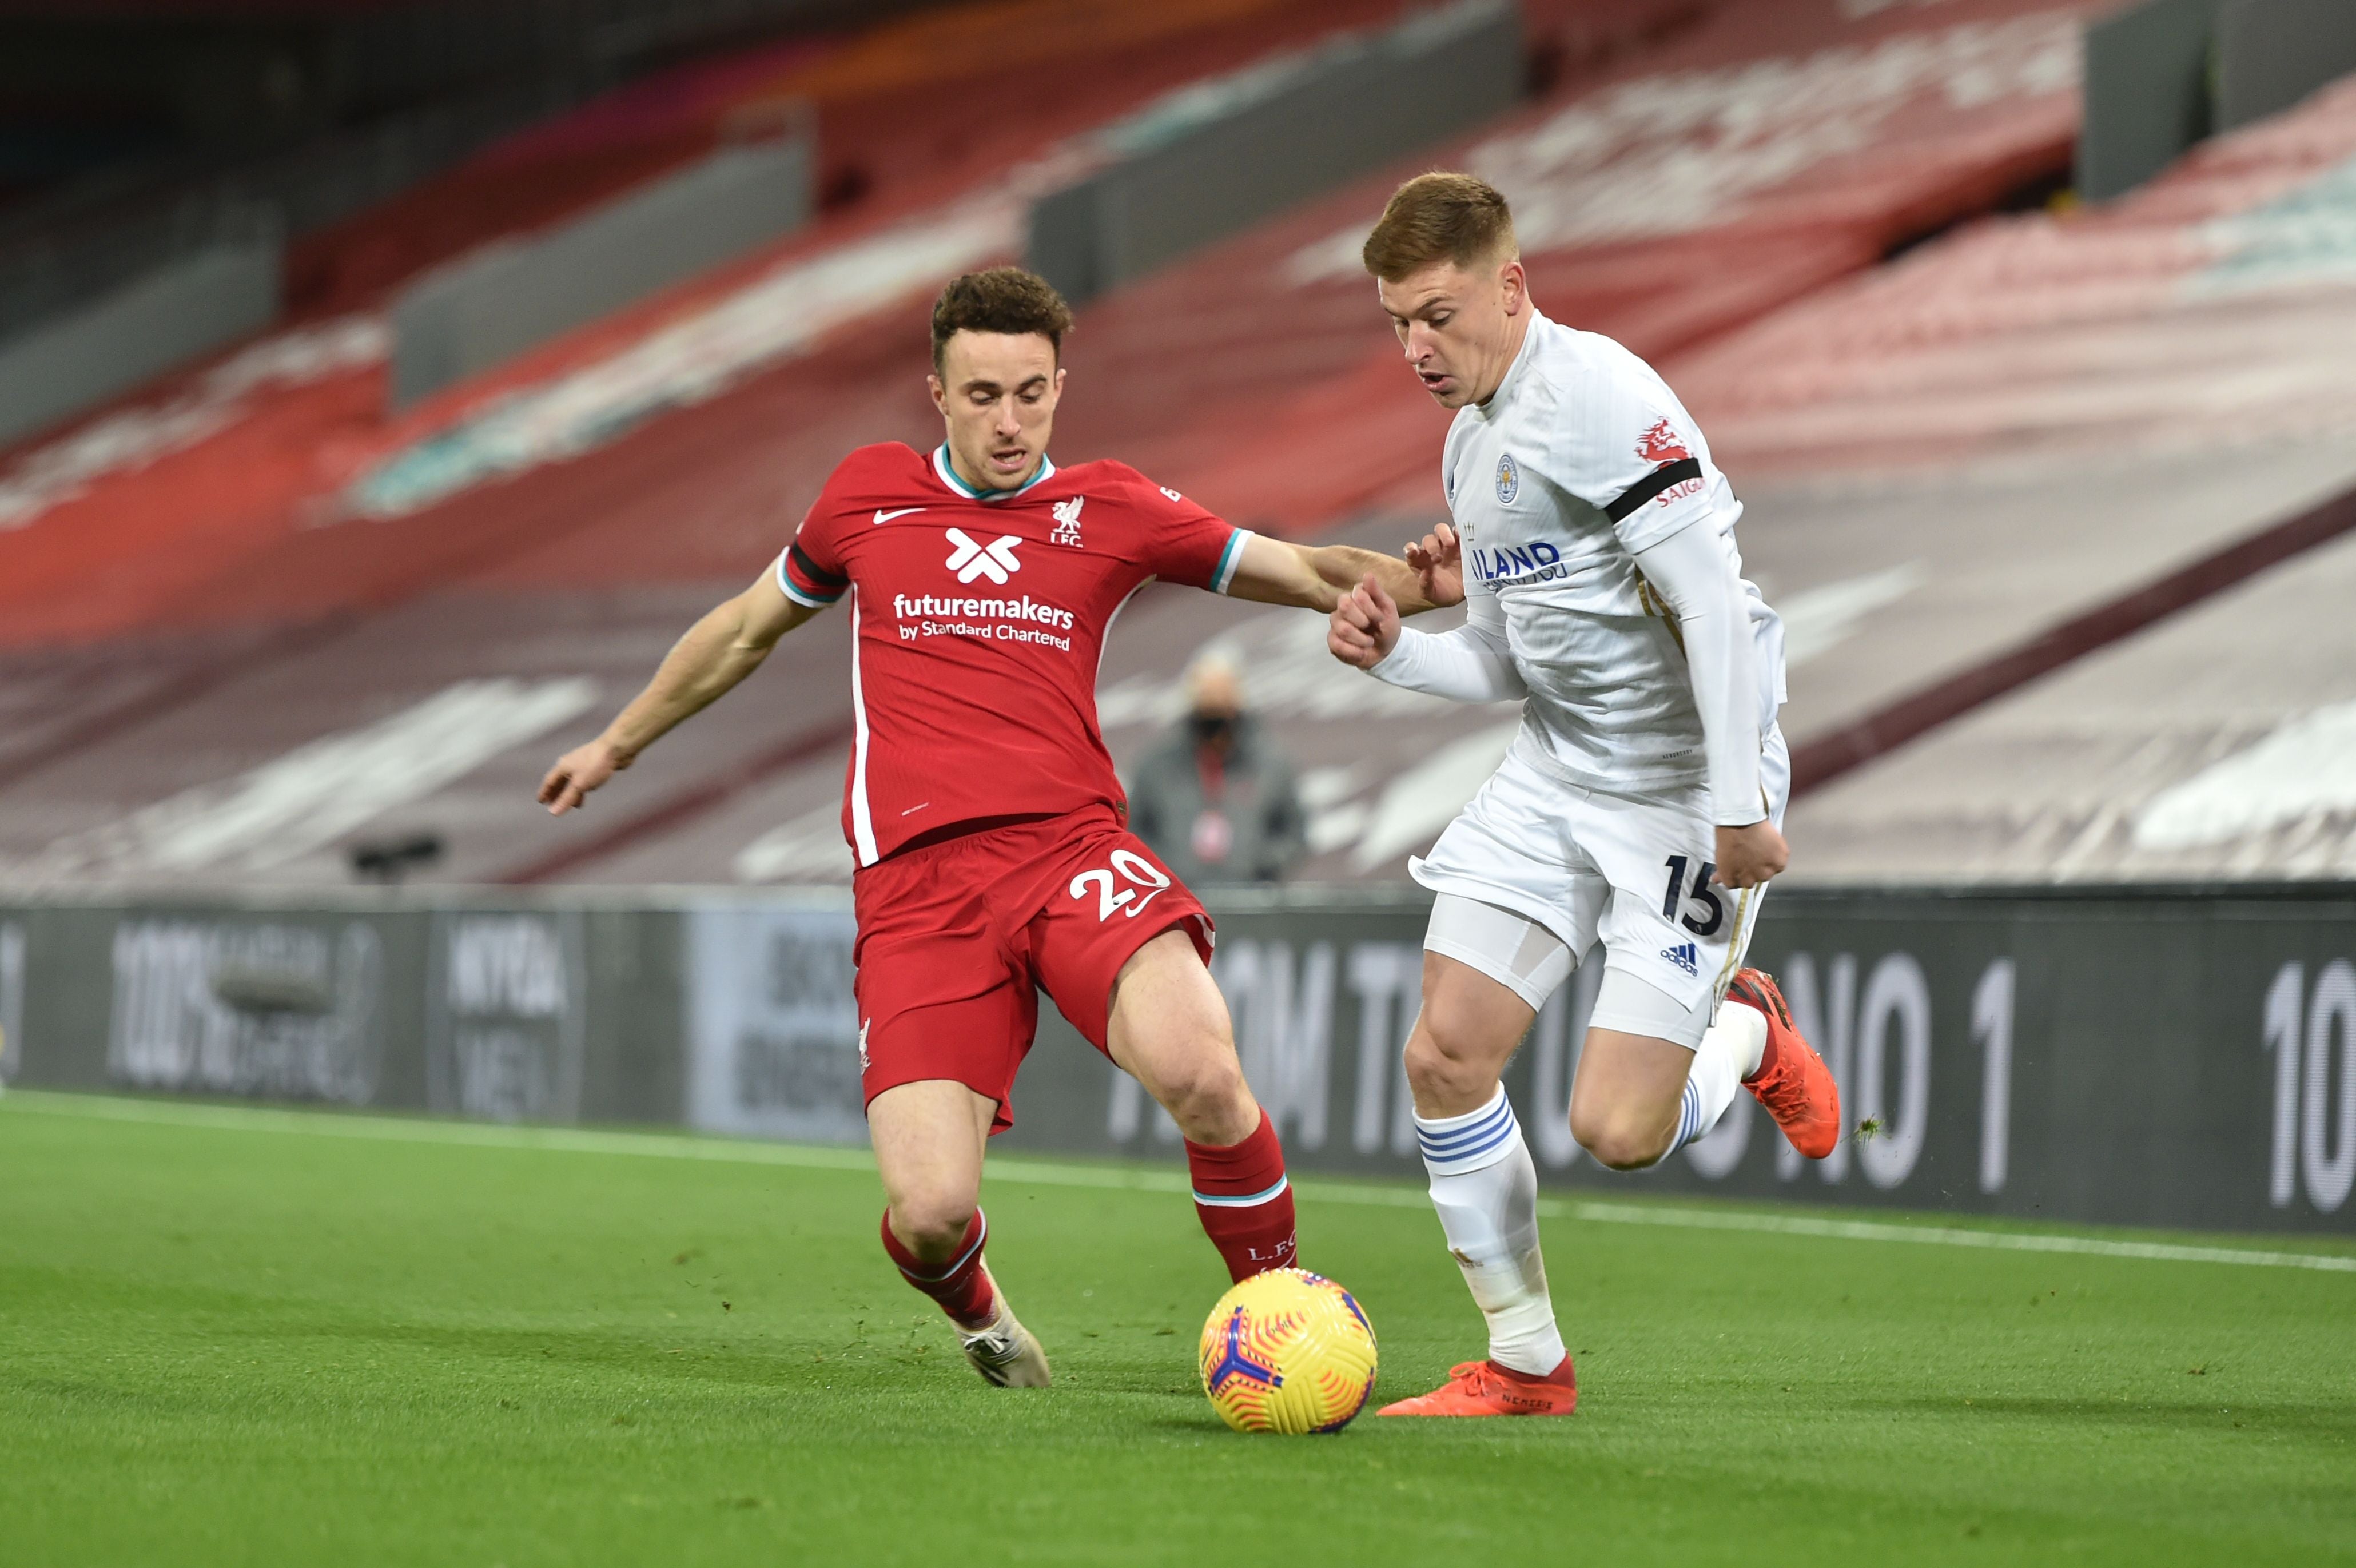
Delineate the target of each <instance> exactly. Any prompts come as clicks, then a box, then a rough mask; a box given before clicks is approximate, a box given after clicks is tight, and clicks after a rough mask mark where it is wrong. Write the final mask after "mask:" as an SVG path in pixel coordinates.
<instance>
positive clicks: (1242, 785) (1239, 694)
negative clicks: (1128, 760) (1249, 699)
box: [1129, 651, 1308, 887]
mask: <svg viewBox="0 0 2356 1568" xmlns="http://www.w3.org/2000/svg"><path fill="white" fill-rule="evenodd" d="M1186 699H1187V701H1186V714H1185V716H1184V717H1183V718H1182V719H1180V720H1179V721H1178V723H1177V725H1175V726H1174V727H1173V729H1172V731H1171V733H1170V735H1169V736H1168V738H1166V739H1164V740H1163V741H1162V744H1161V745H1159V746H1155V747H1154V748H1153V749H1152V750H1151V751H1150V752H1148V753H1146V754H1145V756H1144V757H1141V758H1140V759H1139V761H1138V763H1137V766H1136V768H1135V770H1134V775H1133V777H1132V778H1131V779H1130V784H1129V827H1130V832H1133V833H1135V834H1136V835H1137V836H1138V837H1140V838H1141V839H1143V840H1144V841H1145V842H1146V843H1147V844H1149V845H1150V846H1151V848H1152V850H1153V853H1154V854H1158V855H1160V856H1161V857H1162V861H1163V862H1164V863H1165V864H1166V865H1168V866H1169V867H1170V869H1171V870H1172V871H1173V872H1175V873H1177V875H1178V878H1179V880H1180V881H1182V882H1184V883H1185V884H1186V885H1187V886H1190V887H1200V886H1205V885H1206V884H1219V883H1226V884H1229V885H1233V884H1236V883H1248V882H1277V881H1280V880H1282V878H1283V876H1284V874H1285V873H1286V872H1288V871H1290V870H1291V869H1292V867H1293V866H1294V865H1297V864H1298V863H1299V862H1300V860H1301V855H1302V854H1304V853H1306V851H1307V847H1308V846H1307V842H1306V839H1307V827H1306V824H1305V823H1304V822H1303V821H1302V818H1301V792H1300V790H1299V789H1297V788H1296V787H1295V786H1294V783H1293V778H1292V763H1291V760H1290V758H1289V757H1286V756H1285V755H1284V753H1283V752H1282V751H1280V750H1279V749H1278V748H1277V746H1276V745H1275V743H1274V742H1273V741H1271V740H1269V737H1268V736H1266V735H1265V734H1264V733H1262V731H1261V729H1260V727H1259V724H1258V721H1257V720H1255V719H1254V718H1253V717H1252V716H1251V714H1248V713H1247V712H1245V711H1244V680H1243V671H1242V670H1241V669H1240V668H1239V667H1238V666H1237V663H1236V661H1235V660H1234V658H1233V657H1232V656H1230V655H1228V654H1226V653H1222V652H1217V651H1212V652H1206V653H1205V654H1203V655H1202V656H1201V657H1200V658H1198V659H1196V660H1194V663H1193V664H1192V665H1191V666H1189V667H1188V669H1187V671H1186Z"/></svg>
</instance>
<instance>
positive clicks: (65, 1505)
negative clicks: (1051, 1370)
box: [0, 1094, 2356, 1568]
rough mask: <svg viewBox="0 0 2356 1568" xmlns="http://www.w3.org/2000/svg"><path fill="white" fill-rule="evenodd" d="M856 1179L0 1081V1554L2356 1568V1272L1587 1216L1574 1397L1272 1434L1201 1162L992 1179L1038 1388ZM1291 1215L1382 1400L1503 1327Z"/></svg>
mask: <svg viewBox="0 0 2356 1568" xmlns="http://www.w3.org/2000/svg"><path fill="white" fill-rule="evenodd" d="M699 1154H701V1155H702V1156H703V1157H697V1155H699ZM863 1166H864V1156H863V1155H860V1154H857V1153H855V1152H852V1151H791V1150H771V1149H767V1148H765V1147H763V1146H759V1145H740V1144H725V1143H709V1142H700V1141H697V1140H691V1139H687V1138H677V1137H659V1136H643V1137H641V1136H637V1135H630V1134H548V1135H538V1136H536V1135H534V1134H531V1133H515V1132H509V1131H505V1130H499V1129H487V1128H471V1127H463V1126H454V1125H450V1124H445V1123H433V1122H396V1121H390V1120H382V1119H377V1120H369V1121H354V1120H348V1119H339V1118H336V1117H333V1116H329V1115H326V1114H316V1113H302V1112H269V1111H257V1110H239V1109H230V1110H220V1111H213V1110H209V1109H206V1108H201V1107H187V1106H181V1105H166V1104H154V1103H148V1102H127V1101H101V1100H81V1099H75V1098H69V1097H59V1096H48V1095H29V1094H17V1095H14V1096H10V1097H8V1098H6V1099H5V1100H0V1194H5V1208H0V1562H5V1563H8V1564H10V1565H12V1568H35V1565H37V1564H53V1563H55V1564H81V1563H91V1564H97V1563H107V1564H121V1563H176V1564H203V1563H337V1564H375V1563H420V1564H429V1563H430V1564H435V1565H447V1564H477V1565H481V1568H489V1565H490V1564H494V1563H504V1564H507V1565H509V1568H523V1565H525V1564H539V1563H549V1564H560V1563H561V1564H578V1563H632V1564H641V1563H664V1564H684V1563H851V1564H868V1563H926V1564H937V1563H945V1562H946V1563H1074V1564H1080V1563H1087V1564H1095V1563H1184V1564H1190V1565H1200V1564H1205V1563H1212V1564H1220V1563H1299V1564H1315V1563H1349V1564H1376V1563H1475V1564H1478V1563H1493V1562H1494V1563H1590V1562H1591V1563H1606V1564H1612V1568H1621V1565H1623V1564H1642V1563H1679V1564H1687V1563H1735V1564H1743V1565H1746V1568H1764V1565H1767V1564H1775V1563H1810V1564H1824V1563H1849V1562H1857V1563H1908V1564H1912V1563H2021V1562H2061V1561H2066V1562H2070V1563H2127V1564H2134V1565H2136V1568H2151V1565H2152V1564H2155V1563H2229V1564H2233V1565H2234V1568H2244V1565H2253V1564H2264V1563H2303V1564H2304V1563H2340V1562H2356V1443H2351V1438H2356V1273H2323V1272H2314V1271H2308V1270H2302V1269H2292V1268H2264V1267H2243V1266H2226V1265H2220V1264H2215V1263H2200V1262H2171V1261H2151V1260H2147V1259H2141V1258H2125V1257H2110V1256H2083V1255H2071V1254H2057V1253H2032V1252H2019V1251H1976V1250H1969V1249H1964V1248H1956V1247H1947V1246H1925V1245H1901V1244H1896V1243H1894V1242H1892V1241H1889V1240H1879V1241H1876V1240H1856V1239H1836V1238H1827V1237H1821V1236H1810V1235H1793V1234H1778V1233H1746V1232H1736V1231H1728V1230H1690V1229H1678V1228H1675V1227H1672V1226H1665V1225H1655V1224H1649V1223H1598V1222H1595V1221H1594V1220H1592V1219H1580V1218H1578V1217H1577V1216H1578V1213H1579V1210H1578V1209H1577V1208H1575V1207H1571V1206H1564V1205H1557V1206H1556V1207H1557V1213H1558V1217H1557V1218H1555V1219H1551V1220H1549V1222H1548V1224H1547V1250H1548V1256H1549V1261H1550V1263H1551V1265H1552V1270H1553V1273H1554V1281H1555V1292H1556V1301H1557V1303H1558V1307H1559V1309H1560V1311H1561V1314H1562V1316H1563V1319H1564V1321H1565V1323H1566V1325H1567V1326H1569V1333H1570V1336H1571V1344H1572V1346H1573V1348H1575V1349H1576V1350H1577V1351H1578V1353H1579V1366H1580V1381H1581V1383H1582V1385H1583V1390H1584V1402H1583V1404H1582V1406H1581V1409H1580V1413H1579V1414H1578V1415H1577V1416H1576V1417H1575V1418H1573V1419H1571V1420H1569V1421H1551V1422H1444V1423H1411V1422H1397V1421H1376V1420H1374V1419H1372V1418H1371V1417H1369V1418H1365V1419H1361V1420H1360V1421H1359V1422H1357V1423H1355V1425H1353V1426H1352V1427H1351V1428H1349V1429H1348V1430H1347V1431H1346V1432H1344V1433H1343V1434H1340V1435H1339V1436H1336V1437H1330V1438H1307V1439H1291V1440H1288V1439H1280V1438H1247V1437H1239V1436H1236V1435H1234V1434H1230V1433H1228V1432H1227V1431H1226V1429H1225V1428H1224V1427H1222V1426H1221V1425H1220V1424H1219V1423H1218V1421H1217V1418H1216V1417H1215V1415H1214V1414H1213V1413H1212V1412H1211V1411H1210V1409H1209V1407H1208V1405H1207V1404H1206V1403H1205V1401H1204V1399H1203V1397H1202V1394H1201V1392H1200V1391H1199V1389H1198V1388H1197V1386H1196V1383H1195V1377H1194V1365H1193V1356H1194V1342H1195V1335H1196V1333H1197V1331H1198V1329H1199V1327H1200V1326H1201V1323H1202V1320H1203V1318H1204V1316H1205V1313H1206V1312H1207V1311H1208V1309H1209V1307H1210V1305H1211V1303H1212V1302H1213V1301H1214V1300H1215V1298H1216V1297H1217V1295H1218V1294H1219V1293H1220V1291H1221V1290H1222V1289H1223V1288H1224V1286H1225V1280H1224V1277H1223V1275H1222V1273H1221V1271H1220V1270H1219V1268H1218V1265H1217V1261H1216V1258H1215V1254H1214V1253H1213V1252H1212V1251H1211V1249H1210V1247H1209V1245H1208V1244H1207V1243H1206V1242H1205V1241H1204V1240H1203V1239H1202V1237H1201V1235H1200V1232H1199V1231H1198V1230H1197V1229H1196V1227H1195V1224H1194V1215H1193V1213H1192V1210H1191V1208H1190V1206H1189V1205H1188V1204H1187V1203H1186V1202H1185V1201H1184V1200H1183V1198H1182V1197H1179V1196H1178V1195H1177V1193H1176V1192H1174V1191H1173V1190H1171V1188H1172V1187H1173V1186H1174V1183H1173V1181H1172V1179H1171V1177H1172V1173H1170V1172H1167V1171H1162V1172H1153V1173H1146V1174H1137V1173H1134V1172H1132V1171H1130V1170H1129V1169H1128V1168H1126V1167H1109V1166H1102V1165H1093V1166H1092V1165H1079V1164H1073V1165H1042V1164H1040V1163H1037V1162H1023V1163H1022V1164H1021V1165H1020V1166H1019V1167H1018V1168H1017V1169H1016V1170H1015V1171H1014V1172H1013V1174H1012V1176H1001V1177H997V1178H994V1179H993V1180H992V1182H991V1187H990V1189H989V1192H988V1194H987V1196H986V1198H985V1201H986V1202H987V1204H988V1205H989V1206H990V1208H991V1220H992V1245H991V1260H992V1262H993V1265H994V1266H995V1268H996V1270H997V1272H998V1273H999V1274H1000V1276H1001V1280H1002V1281H1003V1282H1004V1283H1005V1284H1006V1286H1007V1288H1008V1290H1009V1293H1010V1294H1011V1295H1012V1298H1013V1300H1014V1301H1015V1303H1016V1305H1018V1307H1019V1308H1020V1309H1021V1310H1022V1312H1023V1316H1024V1318H1025V1319H1026V1320H1027V1321H1028V1322H1029V1323H1030V1324H1031V1325H1032V1326H1033V1327H1034V1328H1035V1329H1036V1330H1037V1331H1038V1332H1039V1334H1040V1336H1041V1337H1042V1338H1043V1340H1044V1342H1045V1343H1046V1345H1047V1347H1048V1349H1049V1352H1050V1354H1051V1355H1052V1356H1053V1357H1054V1359H1055V1370H1056V1378H1057V1381H1056V1386H1055V1388H1054V1389H1052V1390H1048V1391H1044V1392H1032V1391H1000V1390H994V1389H991V1388H988V1387H986V1386H984V1385H983V1384H982V1383H981V1382H980V1380H978V1379H976V1378H975V1377H974V1376H973V1374H972V1373H971V1372H969V1370H967V1369H966V1368H965V1366H964V1364H963V1362H962V1361H961V1360H960V1359H958V1355H957V1352H956V1349H955V1347H954V1344H953V1342H952V1341H951V1339H950V1337H949V1335H948V1331H947V1329H946V1327H945V1326H944V1325H943V1324H941V1323H940V1322H939V1321H938V1320H937V1318H936V1317H935V1316H933V1314H932V1310H931V1308H930V1306H929V1305H928V1304H926V1303H925V1302H923V1301H921V1300H920V1299H919V1298H917V1297H916V1296H915V1295H914V1294H911V1293H910V1292H909V1291H907V1290H906V1288H905V1286H903V1285H902V1284H901V1283H899V1281H898V1279H897V1278H896V1277H895V1276H894V1274H893V1273H892V1271H891V1269H890V1268H889V1266H888V1265H887V1264H886V1262H884V1259H883V1255H882V1252H881V1251H880V1250H879V1249H878V1247H877V1245H876V1240H875V1224H876V1217H877V1213H878V1209H879V1199H878V1197H877V1192H876V1188H875V1185H874V1180H873V1175H872V1173H871V1172H870V1171H868V1170H866V1169H865V1168H863ZM1124 1184H1128V1185H1124ZM1628 1190H1629V1192H1630V1193H1631V1194H1632V1195H1638V1197H1637V1201H1638V1202H1639V1203H1640V1204H1641V1203H1642V1202H1644V1200H1643V1199H1642V1198H1641V1194H1642V1192H1643V1185H1642V1183H1641V1181H1632V1182H1631V1183H1630V1184H1629V1188H1628ZM1301 1233H1302V1238H1303V1256H1304V1259H1305V1260H1306V1261H1307V1262H1309V1263H1310V1264H1311V1265H1312V1266H1313V1267H1315V1268H1318V1269H1320V1270H1323V1271H1324V1272H1326V1273H1331V1274H1333V1275H1334V1276H1335V1277H1336V1278H1338V1279H1340V1280H1342V1281H1343V1282H1344V1283H1346V1284H1348V1285H1349V1286H1350V1287H1351V1288H1352V1289H1353V1290H1354V1291H1355V1292H1356V1293H1357V1294H1358V1295H1359V1297H1360V1299H1361V1300H1362V1301H1363V1302H1364V1303H1365V1307H1366V1310H1367V1313H1368V1315H1369V1316H1371V1318H1372V1319H1373V1321H1374V1324H1375V1326H1376V1330H1377V1331H1378V1333H1379V1334H1380V1336H1381V1341H1382V1357H1383V1363H1382V1382H1381V1388H1380V1391H1379V1392H1378V1394H1377V1398H1378V1399H1387V1398H1397V1397H1398V1396H1399V1395H1401V1394H1404V1393H1408V1392H1412V1391H1420V1390H1422V1389H1423V1388H1425V1387H1426V1386H1428V1385H1430V1384H1431V1383H1432V1382H1434V1381H1436V1380H1438V1379H1439V1378H1440V1377H1441V1376H1443V1375H1444V1374H1445V1373H1446V1371H1447V1369H1448V1367H1449V1364H1450V1363H1451V1362H1452V1361H1454V1360H1457V1359H1462V1358H1464V1357H1467V1356H1470V1355H1472V1354H1475V1353H1477V1352H1476V1346H1477V1345H1478V1344H1479V1338H1478V1319H1477V1317H1476V1316H1475V1315H1474V1313H1473V1311H1472V1307H1471V1305H1470V1304H1469V1303H1468V1301H1467V1300H1466V1298H1465V1295H1464V1289H1463V1285H1462V1283H1461V1282H1460V1280H1459V1278H1458V1276H1457V1273H1456V1271H1455V1270H1454V1269H1453V1268H1452V1267H1451V1266H1450V1264H1449V1262H1448V1260H1447V1257H1446V1256H1445V1254H1444V1253H1443V1252H1442V1251H1441V1250H1440V1241H1439V1235H1438V1229H1437V1227H1436V1226H1435V1224H1434V1223H1433V1221H1432V1219H1431V1218H1430V1213H1429V1211H1428V1210H1425V1209H1423V1208H1421V1204H1420V1199H1419V1196H1418V1195H1417V1194H1416V1193H1415V1191H1414V1190H1413V1189H1412V1188H1408V1187H1370V1186H1359V1187H1341V1186H1337V1185H1321V1184H1319V1183H1315V1182H1311V1183H1309V1184H1307V1186H1306V1189H1305V1190H1304V1192H1303V1195H1302V1202H1301ZM2219 1244H2221V1245H2227V1246H2238V1247H2257V1246H2263V1245H2265V1243H2260V1242H2253V1241H2249V1240H2239V1241H2225V1242H2221V1243H2219Z"/></svg>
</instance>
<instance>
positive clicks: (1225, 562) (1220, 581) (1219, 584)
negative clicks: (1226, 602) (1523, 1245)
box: [1211, 528, 1251, 594]
mask: <svg viewBox="0 0 2356 1568" xmlns="http://www.w3.org/2000/svg"><path fill="white" fill-rule="evenodd" d="M1250 537H1251V530H1250V529H1248V528H1238V529H1237V530H1236V531H1235V532H1232V533H1230V534H1228V535H1227V545H1226V549H1224V550H1222V551H1220V552H1219V569H1218V570H1217V571H1215V572H1214V573H1212V574H1211V592H1213V593H1215V594H1224V593H1226V591H1227V585H1228V584H1230V583H1232V582H1234V581H1235V580H1236V568H1237V566H1240V565H1242V564H1243V559H1244V541H1245V540H1247V539H1249V538H1250Z"/></svg>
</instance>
